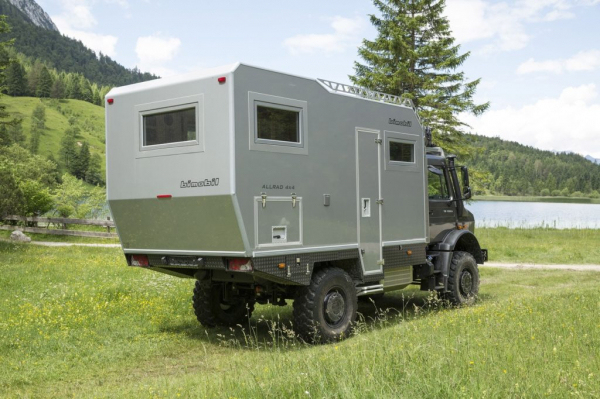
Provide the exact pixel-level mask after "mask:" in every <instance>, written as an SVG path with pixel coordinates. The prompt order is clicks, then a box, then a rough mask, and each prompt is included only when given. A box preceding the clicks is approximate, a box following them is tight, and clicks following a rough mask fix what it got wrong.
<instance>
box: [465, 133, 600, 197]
mask: <svg viewBox="0 0 600 399" xmlns="http://www.w3.org/2000/svg"><path fill="white" fill-rule="evenodd" d="M464 138H465V143H466V144H467V145H468V146H470V147H471V148H472V151H471V157H470V158H469V159H468V160H467V161H466V162H464V163H466V164H467V165H468V166H469V168H470V169H471V170H472V171H473V172H474V173H473V174H472V176H473V178H472V179H471V180H472V183H473V186H474V190H475V193H476V194H479V195H481V194H495V195H511V196H517V195H541V196H548V195H552V196H564V197H566V196H570V195H571V194H572V193H574V192H576V191H579V192H580V193H581V195H584V196H585V195H590V194H591V193H592V192H593V191H594V190H596V191H598V190H600V165H596V164H593V163H592V162H590V161H588V160H586V159H585V158H583V157H582V156H580V155H577V154H572V153H554V152H551V151H542V150H538V149H536V148H533V147H528V146H524V145H521V144H518V143H515V142H510V141H504V140H501V139H499V138H490V137H485V136H476V135H465V136H464ZM480 176H484V178H480Z"/></svg>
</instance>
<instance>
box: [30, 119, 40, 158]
mask: <svg viewBox="0 0 600 399" xmlns="http://www.w3.org/2000/svg"><path fill="white" fill-rule="evenodd" d="M41 135H42V131H41V130H40V129H39V127H38V125H37V124H36V123H35V122H34V123H32V124H31V132H30V136H29V152H31V153H32V154H37V153H38V151H39V149H40V137H41Z"/></svg>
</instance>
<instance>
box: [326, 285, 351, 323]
mask: <svg viewBox="0 0 600 399" xmlns="http://www.w3.org/2000/svg"><path fill="white" fill-rule="evenodd" d="M323 311H324V312H323V313H324V315H325V321H326V322H327V324H328V325H329V326H335V325H337V324H339V323H340V322H341V321H342V320H343V319H344V316H345V315H346V297H345V295H344V293H343V292H342V291H340V290H339V289H337V288H333V289H331V290H330V291H329V292H328V293H327V295H325V298H324V299H323Z"/></svg>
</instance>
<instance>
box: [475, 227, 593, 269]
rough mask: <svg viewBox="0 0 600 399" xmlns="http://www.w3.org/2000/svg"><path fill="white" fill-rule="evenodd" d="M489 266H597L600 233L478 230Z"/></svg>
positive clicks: (502, 228)
mask: <svg viewBox="0 0 600 399" xmlns="http://www.w3.org/2000/svg"><path fill="white" fill-rule="evenodd" d="M475 235H476V236H477V239H478V240H479V243H480V244H481V246H482V247H483V248H488V250H489V257H490V262H508V263H512V262H521V263H538V264H596V265H598V264H600V246H599V245H598V242H600V230H593V229H566V230H557V229H544V228H537V229H508V228H505V227H498V228H477V229H476V230H475Z"/></svg>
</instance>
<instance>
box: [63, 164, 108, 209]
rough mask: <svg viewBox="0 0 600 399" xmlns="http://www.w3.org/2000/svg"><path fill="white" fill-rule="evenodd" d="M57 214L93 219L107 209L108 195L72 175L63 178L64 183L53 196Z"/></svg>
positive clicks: (65, 175)
mask: <svg viewBox="0 0 600 399" xmlns="http://www.w3.org/2000/svg"><path fill="white" fill-rule="evenodd" d="M53 199H54V202H55V203H56V212H57V213H58V215H60V216H61V217H65V218H66V217H76V218H80V219H93V218H97V217H99V216H100V215H101V214H102V213H103V212H104V208H105V207H106V194H105V191H104V189H102V188H100V187H90V186H87V185H86V184H85V183H84V182H83V181H81V180H78V179H77V178H76V177H74V176H72V175H70V174H64V175H63V176H62V183H61V184H60V185H59V186H58V187H57V189H56V190H55V191H54V194H53Z"/></svg>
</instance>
